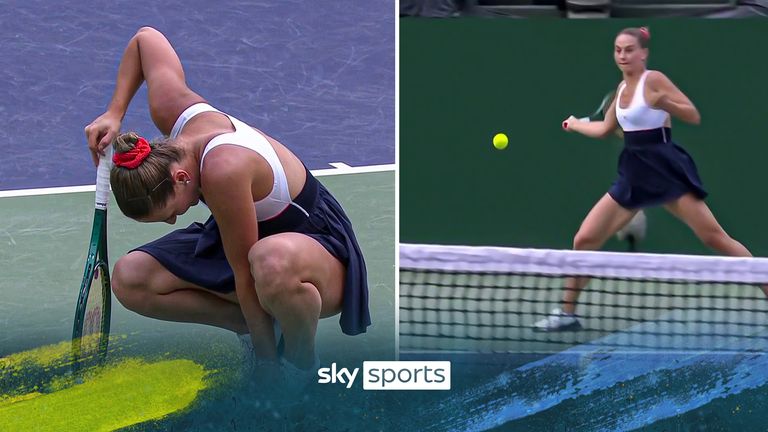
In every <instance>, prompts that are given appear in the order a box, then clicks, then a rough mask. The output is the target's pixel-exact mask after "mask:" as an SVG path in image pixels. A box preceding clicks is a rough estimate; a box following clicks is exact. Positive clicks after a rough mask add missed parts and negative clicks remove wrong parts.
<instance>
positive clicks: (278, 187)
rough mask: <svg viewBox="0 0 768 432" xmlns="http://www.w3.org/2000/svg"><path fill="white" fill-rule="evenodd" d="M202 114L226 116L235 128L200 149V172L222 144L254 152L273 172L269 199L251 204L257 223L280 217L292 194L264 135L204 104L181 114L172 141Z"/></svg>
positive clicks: (274, 153) (198, 104)
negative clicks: (189, 122)
mask: <svg viewBox="0 0 768 432" xmlns="http://www.w3.org/2000/svg"><path fill="white" fill-rule="evenodd" d="M203 112H218V113H221V114H224V115H226V116H227V117H229V120H230V121H231V122H232V125H233V126H234V127H235V131H234V132H228V133H225V134H221V135H217V136H215V137H214V138H213V139H212V140H210V141H209V142H208V144H206V146H205V148H204V149H203V155H202V156H201V157H200V171H201V172H202V171H203V162H204V161H205V156H206V155H207V154H208V152H209V151H211V150H212V149H214V148H216V147H217V146H220V145H222V144H231V145H237V146H240V147H245V148H247V149H251V150H253V151H255V152H256V153H258V154H259V155H261V157H263V158H264V159H266V161H267V163H269V166H270V167H271V168H272V177H273V179H274V181H273V184H272V190H271V191H270V193H269V195H267V196H266V197H265V198H263V199H261V200H259V201H256V202H255V203H254V207H255V208H256V219H258V220H259V221H265V220H268V219H272V218H274V217H276V216H278V215H279V214H280V213H282V212H283V210H285V209H286V207H288V206H289V205H291V204H292V203H293V202H292V200H291V192H290V190H289V189H288V179H287V178H286V176H285V170H284V169H283V165H282V164H281V163H280V159H279V158H278V157H277V153H276V152H275V149H274V148H272V144H270V143H269V141H268V140H267V138H266V137H265V136H264V135H262V134H260V133H259V132H257V131H256V130H254V129H253V128H252V127H250V126H248V125H247V124H245V123H243V122H241V121H240V120H238V119H236V118H234V117H232V116H231V115H229V114H226V113H223V112H221V111H219V110H217V109H216V108H214V107H212V106H210V105H208V104H206V103H197V104H194V105H192V106H191V107H189V108H187V109H185V110H184V112H183V113H181V115H180V116H179V118H178V119H177V120H176V123H175V124H174V125H173V129H172V130H171V138H176V137H177V136H179V134H180V133H181V130H182V129H183V128H184V125H185V124H187V122H188V121H189V120H190V119H192V117H194V116H196V115H198V114H200V113H203ZM305 213H306V212H305Z"/></svg>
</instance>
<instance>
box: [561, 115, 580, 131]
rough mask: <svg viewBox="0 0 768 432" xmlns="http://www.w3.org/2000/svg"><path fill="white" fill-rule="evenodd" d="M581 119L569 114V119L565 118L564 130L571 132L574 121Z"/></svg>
mask: <svg viewBox="0 0 768 432" xmlns="http://www.w3.org/2000/svg"><path fill="white" fill-rule="evenodd" d="M579 121H580V120H579V119H577V118H576V117H574V116H569V117H568V118H567V119H565V120H563V130H565V131H567V132H571V131H572V129H571V128H572V127H573V125H574V123H577V122H579Z"/></svg>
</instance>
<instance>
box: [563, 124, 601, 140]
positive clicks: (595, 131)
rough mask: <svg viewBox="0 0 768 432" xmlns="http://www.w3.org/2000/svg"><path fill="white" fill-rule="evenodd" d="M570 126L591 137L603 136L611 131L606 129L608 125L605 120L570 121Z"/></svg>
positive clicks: (575, 130)
mask: <svg viewBox="0 0 768 432" xmlns="http://www.w3.org/2000/svg"><path fill="white" fill-rule="evenodd" d="M568 128H569V129H571V130H572V131H574V132H578V133H580V134H582V135H586V136H588V137H590V138H603V137H605V136H606V135H607V134H608V133H610V131H608V130H606V128H607V126H606V124H605V122H604V121H593V122H586V121H576V122H572V123H570V124H569V125H568Z"/></svg>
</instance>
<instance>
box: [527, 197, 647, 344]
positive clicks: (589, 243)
mask: <svg viewBox="0 0 768 432" xmlns="http://www.w3.org/2000/svg"><path fill="white" fill-rule="evenodd" d="M635 213H637V211H636V210H628V209H626V208H624V207H622V206H620V205H619V203H617V202H616V201H615V200H614V199H613V198H611V196H610V195H609V194H607V193H606V194H605V195H603V197H602V198H600V200H599V201H598V202H597V203H596V204H595V205H594V207H592V210H590V211H589V213H588V214H587V216H586V217H585V218H584V221H583V222H582V223H581V227H579V230H578V231H577V232H576V235H575V236H574V238H573V249H575V250H597V249H600V248H601V247H602V246H603V244H605V242H606V241H607V240H608V239H609V238H610V237H611V236H612V235H614V234H615V233H616V232H617V231H618V230H620V229H621V228H622V227H623V226H624V225H626V224H627V223H629V221H630V220H631V219H632V217H633V216H634V215H635ZM587 282H589V278H585V277H569V278H567V279H566V280H565V286H564V291H563V306H562V309H559V308H558V309H555V310H553V311H552V313H551V314H550V315H549V316H548V317H546V318H544V319H542V320H540V321H537V322H536V323H534V328H535V329H537V330H541V331H554V330H565V329H569V328H578V327H579V324H578V321H577V320H576V318H575V316H574V315H575V313H576V302H577V300H578V298H579V294H580V293H581V290H582V289H583V288H584V286H585V285H586V284H587Z"/></svg>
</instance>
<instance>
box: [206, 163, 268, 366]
mask: <svg viewBox="0 0 768 432" xmlns="http://www.w3.org/2000/svg"><path fill="white" fill-rule="evenodd" d="M253 172H254V170H253V167H252V165H250V164H249V161H248V160H244V159H243V158H242V157H238V153H236V152H227V151H221V149H216V150H213V151H211V152H210V153H209V154H208V155H207V156H206V158H205V166H204V172H203V173H202V174H201V178H202V189H203V191H202V192H203V195H204V196H205V198H206V203H207V205H208V207H209V208H210V209H211V213H213V217H214V218H215V219H216V223H217V224H218V226H219V231H220V233H221V239H222V242H223V243H224V253H225V254H226V256H227V261H228V262H229V264H230V266H231V267H232V270H233V271H234V274H235V289H236V293H237V298H238V301H239V303H240V307H241V309H242V311H243V315H244V316H245V321H246V323H247V324H248V329H249V330H250V333H251V339H252V340H253V346H254V349H255V352H256V355H257V356H258V357H259V358H265V359H274V358H276V357H277V352H276V348H275V346H276V342H275V337H274V332H273V325H272V317H271V316H270V315H269V314H268V313H267V312H266V311H264V309H263V308H262V307H261V304H260V303H259V298H258V296H257V294H256V290H255V284H254V279H253V275H252V274H251V269H250V264H249V262H248V252H249V251H250V248H251V247H252V246H253V245H254V244H255V243H256V241H257V240H258V238H259V234H258V224H257V222H256V210H255V208H254V205H253V195H252V192H251V183H252V181H253V180H254V174H253Z"/></svg>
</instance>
